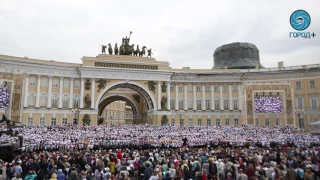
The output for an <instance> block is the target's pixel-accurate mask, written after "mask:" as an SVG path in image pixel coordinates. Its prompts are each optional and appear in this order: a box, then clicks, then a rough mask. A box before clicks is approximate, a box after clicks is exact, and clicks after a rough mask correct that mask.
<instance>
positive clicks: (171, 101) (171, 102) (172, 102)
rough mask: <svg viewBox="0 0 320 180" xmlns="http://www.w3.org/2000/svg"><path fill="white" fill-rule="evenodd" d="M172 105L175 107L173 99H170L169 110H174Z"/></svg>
mask: <svg viewBox="0 0 320 180" xmlns="http://www.w3.org/2000/svg"><path fill="white" fill-rule="evenodd" d="M174 105H175V99H174V98H170V107H171V109H174Z"/></svg>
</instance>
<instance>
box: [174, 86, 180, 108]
mask: <svg viewBox="0 0 320 180" xmlns="http://www.w3.org/2000/svg"><path fill="white" fill-rule="evenodd" d="M175 88H176V89H175V90H176V92H175V94H174V95H175V98H176V99H175V103H176V104H175V106H176V108H175V110H179V95H178V93H179V92H178V88H179V87H178V83H175Z"/></svg>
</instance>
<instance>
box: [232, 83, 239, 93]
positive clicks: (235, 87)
mask: <svg viewBox="0 0 320 180" xmlns="http://www.w3.org/2000/svg"><path fill="white" fill-rule="evenodd" d="M232 91H233V92H237V91H238V85H237V84H232Z"/></svg>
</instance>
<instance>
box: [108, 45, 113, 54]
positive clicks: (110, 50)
mask: <svg viewBox="0 0 320 180" xmlns="http://www.w3.org/2000/svg"><path fill="white" fill-rule="evenodd" d="M108 46H109V48H108V51H109V55H112V53H113V50H112V47H111V44H110V43H109V44H108Z"/></svg>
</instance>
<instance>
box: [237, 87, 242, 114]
mask: <svg viewBox="0 0 320 180" xmlns="http://www.w3.org/2000/svg"><path fill="white" fill-rule="evenodd" d="M238 106H239V110H242V96H241V83H239V84H238Z"/></svg>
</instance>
